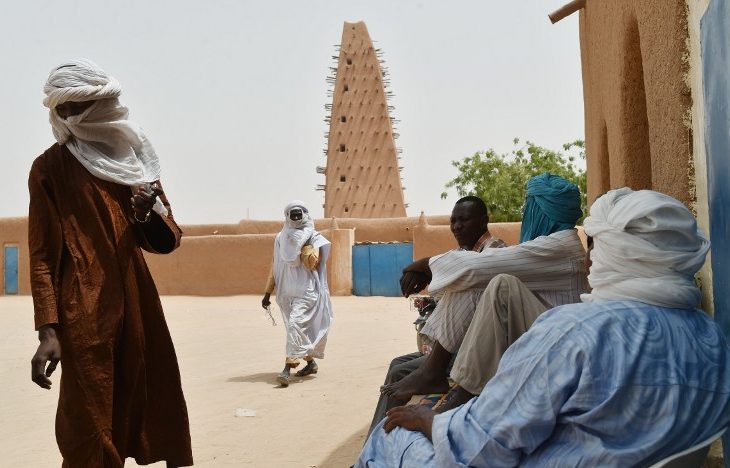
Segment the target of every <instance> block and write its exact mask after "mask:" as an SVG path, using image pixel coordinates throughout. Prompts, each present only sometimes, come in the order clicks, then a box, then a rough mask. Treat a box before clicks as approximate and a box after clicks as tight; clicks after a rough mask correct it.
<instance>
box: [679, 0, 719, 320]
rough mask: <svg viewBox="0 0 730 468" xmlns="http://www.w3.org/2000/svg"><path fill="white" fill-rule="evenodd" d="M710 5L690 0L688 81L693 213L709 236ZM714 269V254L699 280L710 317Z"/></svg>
mask: <svg viewBox="0 0 730 468" xmlns="http://www.w3.org/2000/svg"><path fill="white" fill-rule="evenodd" d="M725 1H726V0H725ZM709 4H710V0H687V29H688V42H687V44H688V50H689V55H688V68H689V69H688V71H687V75H686V79H685V81H686V82H687V85H688V86H689V87H690V90H691V93H692V96H693V97H694V98H693V99H692V109H691V115H690V118H691V125H692V148H693V155H692V156H693V159H692V161H693V165H694V168H695V203H694V206H693V211H694V212H695V214H696V215H697V223H698V224H699V226H700V227H701V228H702V229H703V230H704V232H706V233H709V232H710V215H709V198H708V184H707V178H708V173H707V171H708V168H707V152H706V148H705V100H704V89H703V76H702V75H703V67H702V45H701V31H700V25H701V21H702V17H703V15H704V14H705V12H706V11H707V8H708V6H709ZM711 265H712V252H710V253H708V255H707V260H706V262H705V265H704V266H703V268H702V269H701V270H700V272H699V274H698V275H697V276H698V279H699V281H700V284H701V286H702V293H703V294H702V308H703V309H704V310H706V311H708V312H710V313H714V304H713V301H712V297H713V284H712V267H711Z"/></svg>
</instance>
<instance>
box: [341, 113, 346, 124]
mask: <svg viewBox="0 0 730 468" xmlns="http://www.w3.org/2000/svg"><path fill="white" fill-rule="evenodd" d="M340 122H343V123H344V122H347V117H345V116H344V115H343V116H342V117H340Z"/></svg>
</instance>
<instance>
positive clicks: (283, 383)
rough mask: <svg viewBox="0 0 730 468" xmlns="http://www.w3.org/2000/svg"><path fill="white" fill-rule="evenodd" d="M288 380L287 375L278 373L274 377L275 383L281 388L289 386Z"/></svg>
mask: <svg viewBox="0 0 730 468" xmlns="http://www.w3.org/2000/svg"><path fill="white" fill-rule="evenodd" d="M289 380H290V377H289V375H288V374H285V373H283V372H282V373H280V374H279V375H277V376H276V381H277V382H278V383H279V384H280V385H281V386H282V387H288V386H289Z"/></svg>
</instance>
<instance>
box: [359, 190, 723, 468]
mask: <svg viewBox="0 0 730 468" xmlns="http://www.w3.org/2000/svg"><path fill="white" fill-rule="evenodd" d="M585 230H586V234H588V235H589V236H592V237H593V240H594V249H593V251H592V252H591V259H592V262H593V263H592V265H591V268H590V275H589V277H588V279H589V282H590V284H591V286H592V287H593V290H592V292H591V293H590V294H584V295H583V296H582V297H581V298H582V300H583V302H584V303H582V304H571V305H565V306H561V307H556V308H554V309H552V310H550V311H549V312H546V313H545V314H543V315H542V316H541V317H540V318H539V319H538V320H537V321H536V322H535V323H534V324H533V326H532V327H530V329H529V330H528V331H527V332H526V333H525V334H524V335H523V336H522V337H521V338H520V339H519V340H518V341H517V342H516V343H515V344H514V345H513V346H511V347H510V348H509V349H508V350H507V352H506V353H505V354H504V357H503V358H502V361H501V362H500V365H499V369H498V371H497V374H496V375H495V376H494V378H492V379H491V380H490V381H489V383H488V384H487V385H486V387H485V388H484V391H483V392H482V393H481V395H480V396H479V397H478V398H475V399H473V400H471V401H469V402H468V403H466V404H464V405H463V406H461V407H459V408H458V409H455V410H452V411H448V412H446V413H442V414H436V413H434V412H433V411H431V410H429V409H426V408H423V407H418V406H406V407H399V408H394V409H392V410H390V411H389V413H388V419H386V420H385V421H384V424H383V428H384V430H381V427H380V426H379V427H377V428H376V429H375V430H374V431H373V434H372V436H371V437H370V439H369V440H368V441H367V443H366V445H365V447H364V449H363V451H362V453H361V454H360V458H359V460H358V461H357V463H356V465H355V466H357V467H379V466H383V467H385V466H388V467H396V466H419V467H428V466H438V467H447V466H467V465H468V466H474V467H481V466H500V467H501V466H504V467H506V466H517V465H520V466H648V465H651V464H653V463H655V462H656V461H658V460H660V459H662V458H665V457H667V456H669V455H671V454H672V453H676V452H679V451H681V450H683V449H686V448H688V447H691V446H692V445H694V444H696V443H698V442H700V441H702V440H704V439H706V438H708V437H709V436H710V435H712V434H714V433H716V432H717V431H719V430H720V429H721V428H723V427H725V426H727V425H728V424H730V347H728V343H727V341H726V339H725V337H724V335H723V333H722V331H721V330H720V328H719V327H718V326H717V324H715V323H714V322H713V321H712V319H711V318H710V317H708V316H707V315H706V314H705V313H704V312H702V311H701V310H698V309H696V307H697V305H698V304H699V302H700V299H701V293H700V290H699V289H698V288H697V287H696V286H695V283H694V274H695V273H696V272H697V271H698V270H699V269H700V267H701V266H702V264H703V263H704V260H705V255H706V254H707V251H708V250H709V242H708V241H707V239H706V238H705V236H704V234H703V233H702V232H701V231H700V230H699V229H698V228H697V224H696V222H695V220H694V218H693V217H692V214H691V213H690V212H689V210H687V208H686V207H685V206H684V205H682V204H681V203H680V202H678V201H677V200H675V199H673V198H671V197H669V196H667V195H663V194H660V193H657V192H653V191H650V190H642V191H638V192H634V191H632V190H630V189H627V188H623V189H618V190H613V191H610V192H608V193H607V194H606V195H604V196H602V197H601V198H599V199H598V200H596V202H595V203H594V204H593V207H592V208H591V216H590V217H589V218H588V219H586V220H585ZM411 431H413V432H411Z"/></svg>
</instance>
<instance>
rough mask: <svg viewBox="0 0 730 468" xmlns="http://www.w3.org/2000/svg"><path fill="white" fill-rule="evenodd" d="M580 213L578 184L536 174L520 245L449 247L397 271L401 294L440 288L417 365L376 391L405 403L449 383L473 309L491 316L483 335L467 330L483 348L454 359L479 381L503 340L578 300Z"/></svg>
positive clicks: (466, 378) (493, 364)
mask: <svg viewBox="0 0 730 468" xmlns="http://www.w3.org/2000/svg"><path fill="white" fill-rule="evenodd" d="M580 216H581V209H580V190H579V189H578V187H577V186H576V185H574V184H572V183H570V182H568V181H567V180H565V179H563V178H561V177H558V176H555V175H551V174H548V173H545V174H541V175H539V176H535V177H532V178H531V179H530V180H529V181H528V183H527V197H526V200H525V212H524V216H523V221H522V228H521V234H520V244H519V245H515V246H510V247H506V248H504V249H489V250H487V251H484V252H482V253H475V252H462V251H451V252H447V253H445V254H443V255H440V256H436V257H432V258H425V259H421V260H418V261H416V262H414V263H413V264H411V265H409V266H408V267H406V268H405V269H404V274H403V277H402V278H401V289H402V291H403V293H404V295H406V296H408V295H410V294H413V293H415V292H417V291H420V290H421V289H422V288H423V287H425V285H426V284H428V283H429V282H430V285H429V291H431V292H432V293H433V294H443V298H442V300H441V302H440V303H439V307H438V308H437V309H436V310H435V311H434V313H433V314H432V315H431V317H430V318H429V321H428V322H427V323H426V325H425V326H424V328H423V330H422V333H423V334H424V335H427V336H429V337H431V338H432V339H433V340H435V344H434V346H433V351H432V352H431V354H429V356H428V358H427V359H424V360H423V363H422V365H421V366H420V367H419V368H418V369H417V370H415V371H414V372H411V373H410V374H408V375H407V376H405V377H403V378H402V379H401V380H399V381H397V382H395V383H391V384H389V385H385V386H383V387H382V389H381V392H382V393H383V394H385V395H386V396H388V397H390V398H391V399H393V400H397V401H400V402H402V403H404V402H406V401H408V399H409V398H410V397H411V396H412V395H414V394H420V393H441V392H446V391H448V379H447V377H448V373H447V372H448V365H449V362H450V361H451V359H452V357H453V355H454V354H455V353H456V352H457V350H459V347H460V346H461V344H462V341H463V340H464V337H465V335H466V334H467V330H468V329H469V327H470V324H471V323H472V318H473V317H475V312H477V315H476V316H478V317H483V318H486V319H488V320H490V321H491V323H492V325H491V328H489V333H488V334H487V335H484V333H482V330H483V327H480V328H479V331H480V334H479V335H478V336H474V335H475V334H474V333H472V334H471V335H472V337H473V338H474V339H476V340H477V341H481V348H482V349H485V348H486V349H487V351H486V352H485V353H483V355H481V356H480V357H481V360H480V361H479V365H477V366H464V365H461V364H460V360H459V358H458V357H457V360H456V361H455V362H454V366H455V369H459V371H458V372H461V374H460V375H459V379H458V380H459V381H460V382H461V381H463V382H465V383H467V382H482V384H481V385H482V386H483V383H485V382H486V381H487V380H488V379H489V377H491V376H492V375H493V374H494V371H496V369H497V364H498V363H499V360H500V358H501V356H502V354H504V352H505V350H506V349H507V347H508V346H509V345H510V344H511V343H512V342H513V341H515V340H516V339H517V338H518V337H519V336H520V335H521V334H522V333H524V332H525V331H526V330H527V329H528V328H529V326H530V325H531V324H532V323H533V322H534V321H535V319H536V318H537V317H538V316H539V315H540V314H541V313H543V312H544V311H546V310H547V309H550V308H551V307H555V306H558V305H562V304H570V303H574V302H578V301H579V300H580V294H581V293H582V292H585V291H586V290H587V287H588V285H587V282H586V266H585V261H584V259H585V250H584V249H583V244H582V243H581V241H580V239H579V238H578V234H577V231H576V229H575V223H576V221H577V220H578V219H579V218H580ZM485 288H486V290H485ZM480 321H482V319H480ZM471 359H472V358H470V360H471ZM457 365H458V366H457ZM454 372H455V371H452V376H453V374H454ZM468 388H469V389H471V390H474V387H472V386H469V387H468Z"/></svg>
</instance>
